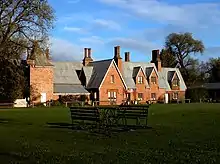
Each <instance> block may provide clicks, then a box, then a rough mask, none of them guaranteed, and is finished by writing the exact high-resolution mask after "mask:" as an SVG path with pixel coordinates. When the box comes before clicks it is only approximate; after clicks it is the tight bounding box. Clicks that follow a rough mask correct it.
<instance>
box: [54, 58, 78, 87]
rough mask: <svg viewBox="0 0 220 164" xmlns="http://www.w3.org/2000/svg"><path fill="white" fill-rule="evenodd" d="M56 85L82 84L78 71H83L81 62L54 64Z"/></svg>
mask: <svg viewBox="0 0 220 164" xmlns="http://www.w3.org/2000/svg"><path fill="white" fill-rule="evenodd" d="M53 65H54V83H56V84H81V82H80V80H79V78H78V75H77V73H76V70H81V68H82V63H80V62H53Z"/></svg>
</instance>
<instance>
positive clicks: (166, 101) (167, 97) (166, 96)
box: [164, 93, 169, 104]
mask: <svg viewBox="0 0 220 164" xmlns="http://www.w3.org/2000/svg"><path fill="white" fill-rule="evenodd" d="M164 98H165V104H167V103H168V102H169V95H168V93H165V95H164Z"/></svg>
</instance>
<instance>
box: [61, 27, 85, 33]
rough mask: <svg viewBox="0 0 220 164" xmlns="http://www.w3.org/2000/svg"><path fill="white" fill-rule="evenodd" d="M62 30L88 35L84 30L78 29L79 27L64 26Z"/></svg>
mask: <svg viewBox="0 0 220 164" xmlns="http://www.w3.org/2000/svg"><path fill="white" fill-rule="evenodd" d="M63 29H64V30H65V31H70V32H76V33H80V34H86V33H88V31H86V29H83V28H79V27H67V26H65V27H64V28H63Z"/></svg>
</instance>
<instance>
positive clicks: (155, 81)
mask: <svg viewBox="0 0 220 164" xmlns="http://www.w3.org/2000/svg"><path fill="white" fill-rule="evenodd" d="M151 83H152V84H156V83H157V79H156V77H154V76H152V77H151Z"/></svg>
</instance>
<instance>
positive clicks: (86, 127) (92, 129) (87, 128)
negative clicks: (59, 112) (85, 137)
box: [47, 122, 152, 135]
mask: <svg viewBox="0 0 220 164" xmlns="http://www.w3.org/2000/svg"><path fill="white" fill-rule="evenodd" d="M47 125H48V126H49V127H50V128H64V129H71V130H73V131H77V132H80V131H81V132H89V133H96V134H107V135H109V134H113V133H115V134H116V133H119V132H128V131H136V130H140V129H145V130H146V129H152V127H149V126H147V127H146V126H145V127H143V126H132V125H130V126H129V125H128V126H126V127H124V126H111V127H105V126H104V127H103V126H102V127H99V128H98V127H96V125H95V124H92V123H86V124H83V125H82V124H77V123H76V124H70V123H65V122H56V123H47Z"/></svg>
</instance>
